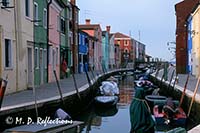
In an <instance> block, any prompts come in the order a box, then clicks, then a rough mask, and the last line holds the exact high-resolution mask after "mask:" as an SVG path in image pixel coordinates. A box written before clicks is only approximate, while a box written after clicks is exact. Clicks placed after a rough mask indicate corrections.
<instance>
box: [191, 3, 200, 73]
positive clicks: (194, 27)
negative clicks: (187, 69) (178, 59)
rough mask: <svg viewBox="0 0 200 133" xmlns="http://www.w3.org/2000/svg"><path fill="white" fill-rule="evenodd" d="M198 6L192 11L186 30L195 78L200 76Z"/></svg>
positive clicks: (199, 12) (199, 7)
mask: <svg viewBox="0 0 200 133" xmlns="http://www.w3.org/2000/svg"><path fill="white" fill-rule="evenodd" d="M199 16H200V6H199V4H197V6H196V7H195V8H194V9H193V11H192V12H191V17H192V18H190V17H189V18H188V19H189V23H188V28H190V30H189V32H188V35H190V36H189V37H188V49H189V51H188V53H189V54H190V52H191V49H192V53H191V54H192V55H191V59H192V65H191V67H192V74H193V75H195V76H196V77H198V76H200V52H199V49H200V45H199V42H200V36H199V29H200V24H199V22H200V17H199Z"/></svg>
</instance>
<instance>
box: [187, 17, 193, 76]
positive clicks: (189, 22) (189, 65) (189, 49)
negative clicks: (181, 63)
mask: <svg viewBox="0 0 200 133" xmlns="http://www.w3.org/2000/svg"><path fill="white" fill-rule="evenodd" d="M187 28H188V42H187V44H188V46H187V57H188V62H187V73H192V71H193V70H192V62H193V61H192V60H193V59H192V37H193V32H192V16H189V18H188V19H187Z"/></svg>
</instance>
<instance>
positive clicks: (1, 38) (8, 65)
mask: <svg viewBox="0 0 200 133" xmlns="http://www.w3.org/2000/svg"><path fill="white" fill-rule="evenodd" d="M15 4H16V3H14V1H10V3H8V4H3V3H0V6H1V8H0V17H1V18H3V19H0V55H1V57H0V77H1V78H4V79H6V77H7V78H8V85H7V89H6V92H5V93H6V94H8V93H12V92H15V91H17V88H16V85H17V75H16V72H17V59H18V58H17V53H16V52H17V44H16V34H17V31H16V30H17V29H16V21H15V16H16V14H15V13H16V12H14V10H15V9H6V7H8V6H15ZM8 10H9V11H8ZM10 81H12V82H10Z"/></svg>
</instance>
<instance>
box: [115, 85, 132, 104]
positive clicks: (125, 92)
mask: <svg viewBox="0 0 200 133" xmlns="http://www.w3.org/2000/svg"><path fill="white" fill-rule="evenodd" d="M133 93H134V89H133V88H130V89H120V95H119V97H120V101H119V103H123V104H130V103H131V101H132V99H133Z"/></svg>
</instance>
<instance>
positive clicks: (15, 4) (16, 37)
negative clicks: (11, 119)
mask: <svg viewBox="0 0 200 133" xmlns="http://www.w3.org/2000/svg"><path fill="white" fill-rule="evenodd" d="M13 2H14V20H15V47H16V90H18V84H19V83H18V56H19V54H18V36H17V34H18V33H17V25H18V24H17V22H18V20H17V13H16V10H17V9H16V8H17V3H16V2H17V1H16V0H14V1H13Z"/></svg>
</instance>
